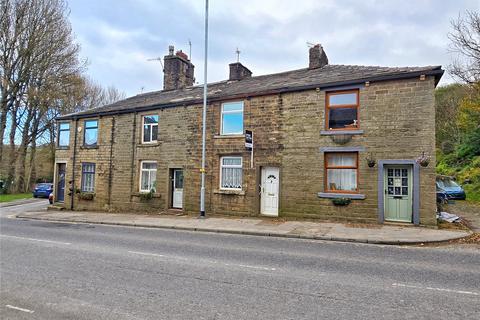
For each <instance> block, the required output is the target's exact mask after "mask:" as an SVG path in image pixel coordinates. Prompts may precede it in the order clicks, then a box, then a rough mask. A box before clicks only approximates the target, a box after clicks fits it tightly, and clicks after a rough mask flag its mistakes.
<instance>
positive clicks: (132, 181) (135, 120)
mask: <svg viewBox="0 0 480 320" xmlns="http://www.w3.org/2000/svg"><path fill="white" fill-rule="evenodd" d="M136 134H137V113H136V112H135V113H134V114H133V130H132V160H131V163H130V168H132V172H131V176H130V201H131V200H132V194H133V185H134V179H135V170H134V164H135V151H136V150H137V148H135V136H136Z"/></svg>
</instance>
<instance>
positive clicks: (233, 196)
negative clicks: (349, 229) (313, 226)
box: [54, 45, 443, 225]
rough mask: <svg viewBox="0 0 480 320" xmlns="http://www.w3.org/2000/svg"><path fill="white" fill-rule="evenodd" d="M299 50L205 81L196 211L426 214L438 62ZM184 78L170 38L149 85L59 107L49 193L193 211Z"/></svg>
mask: <svg viewBox="0 0 480 320" xmlns="http://www.w3.org/2000/svg"><path fill="white" fill-rule="evenodd" d="M309 59H310V60H309V66H308V68H303V69H299V70H292V71H287V72H281V73H276V74H269V75H263V76H257V77H253V76H252V72H251V71H250V70H249V69H247V68H246V67H245V66H243V65H242V64H241V63H239V62H236V63H232V64H230V65H229V67H230V75H229V79H228V80H225V81H220V82H216V83H211V84H209V85H208V110H207V127H206V130H207V136H206V142H207V146H206V150H207V165H206V212H207V215H208V214H211V213H215V214H228V215H240V216H273V217H276V216H279V217H301V218H321V219H330V220H347V221H359V222H378V223H384V222H386V221H392V222H406V223H413V224H421V225H435V224H436V219H435V209H436V202H435V169H434V168H435V112H434V89H435V86H436V85H437V83H438V82H439V80H440V78H441V76H442V74H443V70H442V69H441V67H440V66H427V67H405V68H389V67H378V66H356V65H330V64H328V59H327V56H326V54H325V52H324V51H323V48H322V47H321V46H320V45H316V46H314V47H312V48H310V51H309ZM193 84H194V66H193V64H192V63H191V61H190V60H189V59H188V56H187V55H186V54H184V53H183V52H181V51H178V52H176V53H174V49H173V46H170V48H169V54H168V55H166V56H165V59H164V88H163V90H162V91H156V92H150V93H144V94H139V95H136V96H134V97H130V98H127V99H125V100H122V101H118V102H115V103H113V104H110V105H106V106H103V107H99V108H96V109H92V110H87V111H82V112H78V113H73V114H68V115H64V116H61V117H59V118H58V119H57V120H58V123H57V124H58V139H57V140H58V142H57V151H56V157H55V182H54V183H55V189H56V190H55V199H56V202H57V203H59V205H62V206H64V207H66V208H68V209H74V210H108V211H138V212H147V211H148V212H161V211H166V212H182V211H183V212H185V213H198V212H199V206H200V200H199V198H200V168H201V148H202V145H201V132H202V98H203V86H201V85H200V86H194V85H193ZM246 130H248V131H251V132H252V133H253V143H254V150H253V162H252V160H251V159H252V154H251V151H250V150H248V149H247V148H246V147H245V131H246ZM422 154H425V155H427V156H429V157H430V164H429V165H428V166H426V167H424V166H420V165H419V163H418V161H417V159H418V158H419V156H421V155H422ZM345 199H348V200H345Z"/></svg>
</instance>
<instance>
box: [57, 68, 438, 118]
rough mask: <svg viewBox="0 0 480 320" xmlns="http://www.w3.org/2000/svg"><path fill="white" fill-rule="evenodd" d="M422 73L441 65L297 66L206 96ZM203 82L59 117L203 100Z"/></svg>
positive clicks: (220, 86) (218, 86) (212, 88)
mask: <svg viewBox="0 0 480 320" xmlns="http://www.w3.org/2000/svg"><path fill="white" fill-rule="evenodd" d="M422 74H425V75H433V76H435V79H436V83H438V81H439V80H440V78H441V76H442V74H443V70H442V69H441V66H426V67H401V68H390V67H378V66H356V65H326V66H324V67H322V68H318V69H308V68H304V69H298V70H292V71H287V72H281V73H275V74H268V75H262V76H256V77H251V78H246V79H243V80H240V81H221V82H216V83H210V84H208V95H207V97H208V100H209V101H215V100H217V101H218V100H221V99H227V98H240V97H248V96H257V95H265V94H274V93H280V92H292V91H301V90H308V89H313V88H320V89H322V88H329V87H336V86H342V85H352V84H359V83H363V82H365V81H370V82H374V81H384V80H394V79H406V78H413V77H417V76H420V75H422ZM202 99H203V85H198V86H193V87H188V88H185V89H180V90H171V91H154V92H149V93H143V94H139V95H136V96H133V97H130V98H127V99H124V100H121V101H117V102H115V103H112V104H109V105H105V106H102V107H98V108H95V109H90V110H86V111H81V112H77V113H72V114H67V115H64V116H61V117H59V118H57V119H58V120H66V119H74V118H86V117H89V116H98V115H108V114H119V113H129V112H134V111H146V110H150V109H157V108H162V107H173V106H178V105H182V106H183V105H188V104H196V103H202Z"/></svg>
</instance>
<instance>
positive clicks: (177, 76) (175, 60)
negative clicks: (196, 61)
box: [163, 46, 195, 90]
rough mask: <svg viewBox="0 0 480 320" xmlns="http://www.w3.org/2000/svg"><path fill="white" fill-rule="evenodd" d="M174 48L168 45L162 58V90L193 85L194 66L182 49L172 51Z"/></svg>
mask: <svg viewBox="0 0 480 320" xmlns="http://www.w3.org/2000/svg"><path fill="white" fill-rule="evenodd" d="M174 51H175V48H174V47H173V46H168V55H166V56H165V57H164V59H163V61H164V69H163V90H177V89H183V88H186V87H191V86H193V83H194V82H195V78H194V74H193V72H194V68H195V66H194V65H193V64H192V62H191V61H190V60H189V59H188V55H187V54H186V53H184V52H182V50H179V51H177V52H176V53H175V54H173V52H174Z"/></svg>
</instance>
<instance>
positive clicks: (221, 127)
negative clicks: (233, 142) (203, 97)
mask: <svg viewBox="0 0 480 320" xmlns="http://www.w3.org/2000/svg"><path fill="white" fill-rule="evenodd" d="M234 103H241V104H242V111H239V110H234V111H224V110H223V109H224V106H225V105H228V104H234ZM240 112H241V113H242V131H241V132H233V133H225V132H223V115H224V114H229V113H230V114H231V113H240ZM244 112H245V106H244V104H243V101H230V102H225V103H222V110H221V112H220V135H222V136H233V135H240V134H243V128H244V126H243V124H244V123H243V121H244V120H245V119H244Z"/></svg>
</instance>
